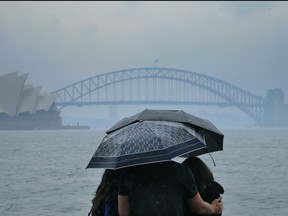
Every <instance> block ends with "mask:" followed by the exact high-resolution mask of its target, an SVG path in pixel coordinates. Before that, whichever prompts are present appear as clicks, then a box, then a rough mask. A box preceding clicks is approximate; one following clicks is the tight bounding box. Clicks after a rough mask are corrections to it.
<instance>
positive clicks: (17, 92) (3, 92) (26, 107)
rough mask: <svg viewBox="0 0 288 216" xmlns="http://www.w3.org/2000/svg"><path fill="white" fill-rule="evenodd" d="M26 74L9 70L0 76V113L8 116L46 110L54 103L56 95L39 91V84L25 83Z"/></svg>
mask: <svg viewBox="0 0 288 216" xmlns="http://www.w3.org/2000/svg"><path fill="white" fill-rule="evenodd" d="M27 77H28V74H24V75H20V76H19V74H18V72H11V73H8V74H5V75H3V76H0V114H1V115H3V114H6V115H7V116H10V117H15V116H18V115H19V114H21V113H29V114H30V115H32V114H34V113H35V112H37V111H40V110H44V111H48V110H50V109H51V108H52V106H53V105H54V103H55V101H56V98H57V95H56V94H49V93H41V92H40V90H41V86H37V87H34V86H33V85H25V82H26V79H27Z"/></svg>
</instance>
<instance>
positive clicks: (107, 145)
mask: <svg viewBox="0 0 288 216" xmlns="http://www.w3.org/2000/svg"><path fill="white" fill-rule="evenodd" d="M202 148H206V145H205V140H204V138H203V137H202V136H201V134H199V133H197V132H195V130H193V128H191V127H189V126H187V125H185V124H183V123H179V122H169V121H137V122H135V123H133V124H129V125H126V126H123V127H121V128H119V129H118V130H114V131H113V132H110V133H109V134H107V135H106V136H105V137H104V138H103V140H102V142H101V143H100V145H99V146H98V148H97V150H96V152H95V154H94V155H93V157H92V158H91V160H90V162H89V164H88V165H87V167H86V168H108V169H109V168H111V169H118V168H123V167H128V166H135V165H140V164H147V163H155V162H161V161H169V160H171V159H172V158H174V157H177V156H180V155H183V154H186V153H188V152H193V151H198V150H199V149H202Z"/></svg>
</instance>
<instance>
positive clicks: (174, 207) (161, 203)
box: [118, 161, 223, 216]
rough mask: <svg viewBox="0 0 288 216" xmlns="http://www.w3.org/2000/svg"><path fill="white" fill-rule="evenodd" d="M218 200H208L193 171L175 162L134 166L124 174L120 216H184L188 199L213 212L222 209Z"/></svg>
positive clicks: (201, 209)
mask: <svg viewBox="0 0 288 216" xmlns="http://www.w3.org/2000/svg"><path fill="white" fill-rule="evenodd" d="M193 182H194V183H193ZM218 201H219V200H215V201H213V202H212V205H211V204H208V203H206V202H204V201H203V200H202V199H201V197H200V195H199V193H198V191H197V187H196V184H195V181H194V177H193V173H192V172H191V170H190V169H189V168H188V167H187V166H185V165H182V164H180V163H177V162H174V161H166V162H160V163H152V164H147V165H139V166H134V167H131V168H126V169H125V170H124V171H123V172H122V173H121V174H120V179H119V189H118V202H119V204H118V209H119V214H120V216H129V215H133V216H147V215H151V216H163V215H165V216H170V215H171V216H183V215H184V212H185V202H186V203H187V204H188V206H189V207H190V209H194V210H195V211H196V212H198V213H202V214H213V213H219V212H221V211H222V208H223V205H222V203H219V202H218Z"/></svg>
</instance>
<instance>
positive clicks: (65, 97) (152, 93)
mask: <svg viewBox="0 0 288 216" xmlns="http://www.w3.org/2000/svg"><path fill="white" fill-rule="evenodd" d="M54 93H57V94H58V97H57V100H56V105H57V107H58V108H59V109H62V108H64V107H66V106H87V105H94V106H97V105H132V104H133V105H134V104H137V105H139V104H153V105H176V104H177V105H191V106H193V105H205V106H220V107H228V106H230V107H236V108H238V109H239V110H241V111H242V112H244V113H245V114H246V115H248V116H249V117H250V118H252V119H253V120H254V121H255V123H256V124H257V125H259V126H276V127H277V126H280V127H281V126H288V106H287V105H285V104H284V94H283V91H282V89H281V88H279V89H270V90H268V91H267V94H266V97H262V96H257V95H255V94H253V93H250V92H248V91H246V90H244V89H241V88H240V87H237V86H235V85H232V84H230V83H228V82H225V81H222V80H220V79H217V78H214V77H211V76H207V75H204V74H200V73H197V72H192V71H188V70H180V69H173V68H160V67H145V68H132V69H126V70H119V71H114V72H109V73H103V74H100V75H97V76H93V77H90V78H88V79H84V80H81V81H78V82H75V83H73V84H71V85H68V86H66V87H64V88H61V89H59V90H57V91H55V92H54Z"/></svg>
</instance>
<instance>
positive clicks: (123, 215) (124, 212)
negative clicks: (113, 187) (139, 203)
mask: <svg viewBox="0 0 288 216" xmlns="http://www.w3.org/2000/svg"><path fill="white" fill-rule="evenodd" d="M118 211H119V215H120V216H130V215H131V210H130V202H129V197H128V196H126V195H118Z"/></svg>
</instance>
